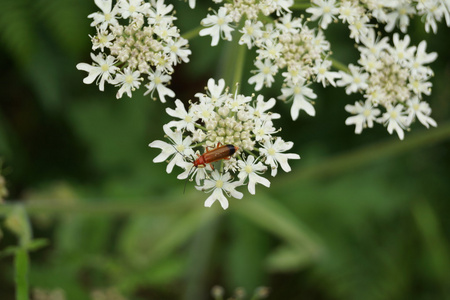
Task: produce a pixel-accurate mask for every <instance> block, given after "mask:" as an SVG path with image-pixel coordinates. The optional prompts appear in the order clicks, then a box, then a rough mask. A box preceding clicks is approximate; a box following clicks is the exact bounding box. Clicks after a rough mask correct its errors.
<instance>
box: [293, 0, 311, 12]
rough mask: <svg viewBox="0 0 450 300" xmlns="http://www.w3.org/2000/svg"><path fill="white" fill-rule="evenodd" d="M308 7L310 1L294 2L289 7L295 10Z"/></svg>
mask: <svg viewBox="0 0 450 300" xmlns="http://www.w3.org/2000/svg"><path fill="white" fill-rule="evenodd" d="M308 7H311V3H310V2H309V1H308V2H306V3H295V4H294V5H292V6H291V7H290V8H291V9H293V10H297V9H299V10H300V9H306V8H308Z"/></svg>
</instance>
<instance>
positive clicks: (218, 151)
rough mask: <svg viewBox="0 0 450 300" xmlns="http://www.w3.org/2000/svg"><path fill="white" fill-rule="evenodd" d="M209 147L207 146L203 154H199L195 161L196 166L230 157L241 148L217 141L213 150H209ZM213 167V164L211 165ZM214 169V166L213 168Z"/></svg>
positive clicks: (201, 166) (202, 166)
mask: <svg viewBox="0 0 450 300" xmlns="http://www.w3.org/2000/svg"><path fill="white" fill-rule="evenodd" d="M208 148H209V147H206V151H205V153H203V154H202V155H198V158H197V159H196V160H194V161H193V164H194V167H195V168H204V167H206V164H210V165H211V163H213V162H216V161H219V160H221V159H226V160H228V159H230V157H231V156H232V155H233V154H234V153H236V152H237V151H238V150H239V148H238V147H237V146H234V145H231V144H227V145H222V144H221V143H220V142H219V143H217V147H216V148H214V149H213V150H209V149H208ZM211 167H212V168H213V166H212V165H211ZM213 169H214V168H213Z"/></svg>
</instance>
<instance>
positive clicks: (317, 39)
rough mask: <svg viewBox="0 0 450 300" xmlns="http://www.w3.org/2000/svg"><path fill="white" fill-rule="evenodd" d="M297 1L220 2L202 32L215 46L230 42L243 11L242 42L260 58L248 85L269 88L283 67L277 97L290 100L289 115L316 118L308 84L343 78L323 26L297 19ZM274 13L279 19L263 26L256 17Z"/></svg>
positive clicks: (204, 20) (324, 84)
mask: <svg viewBox="0 0 450 300" xmlns="http://www.w3.org/2000/svg"><path fill="white" fill-rule="evenodd" d="M292 5H293V1H287V0H286V1H252V0H242V1H232V2H231V3H226V4H224V6H222V7H221V8H220V9H219V10H218V12H217V13H216V15H208V17H207V18H205V19H203V20H202V24H203V25H204V26H208V28H205V29H203V30H201V31H200V35H210V36H211V37H212V42H211V45H212V46H215V45H217V44H218V42H219V39H220V38H221V37H222V38H224V39H226V40H231V38H232V36H231V32H232V31H233V30H234V29H233V27H232V26H231V25H230V24H231V23H232V22H238V21H239V20H240V19H241V18H242V16H243V15H244V14H245V15H246V17H247V19H246V21H245V23H244V26H243V27H242V28H241V29H240V30H239V32H241V33H242V36H241V37H240V39H239V44H241V45H244V44H245V45H247V47H248V48H249V49H251V48H253V47H256V48H257V53H258V56H257V58H256V60H255V62H254V64H255V67H256V70H254V71H253V73H254V74H255V75H253V76H252V77H250V78H249V81H248V82H249V84H254V85H255V90H256V91H259V90H261V89H262V87H263V86H265V87H271V86H272V83H273V82H274V81H275V75H276V74H278V73H279V71H280V70H285V72H282V76H283V77H284V87H283V88H282V89H281V93H282V95H280V96H279V99H281V100H284V101H288V102H291V101H292V107H291V117H292V119H293V120H296V119H297V118H298V116H299V113H300V110H304V111H305V112H306V113H307V114H308V115H310V116H314V115H315V109H314V106H313V105H312V99H315V98H316V97H317V96H316V94H314V92H313V90H312V89H311V88H309V87H308V85H309V84H310V82H312V81H316V82H320V83H322V85H323V86H326V85H328V84H331V85H333V86H336V84H335V79H337V78H340V74H339V73H338V72H332V71H330V68H331V64H332V63H331V61H330V60H327V59H326V57H327V56H328V55H329V52H330V44H329V42H328V41H326V40H325V37H324V36H323V34H322V31H321V30H318V31H315V30H313V29H310V28H308V26H307V25H306V24H304V22H303V21H302V18H296V17H293V16H292V14H291V13H290V12H291V11H290V10H289V7H290V6H292ZM274 12H276V14H277V16H278V18H277V19H276V20H274V21H273V22H271V23H266V24H265V25H264V24H263V23H262V22H261V21H259V20H258V16H259V14H261V13H262V14H264V15H266V16H267V15H269V14H271V13H274Z"/></svg>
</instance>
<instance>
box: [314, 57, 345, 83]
mask: <svg viewBox="0 0 450 300" xmlns="http://www.w3.org/2000/svg"><path fill="white" fill-rule="evenodd" d="M331 64H332V63H331V61H330V60H326V59H325V60H321V59H317V60H316V64H315V66H314V68H313V70H314V72H315V73H316V74H317V77H316V81H317V82H321V83H322V85H323V87H325V86H326V85H327V83H330V84H331V85H332V86H334V87H335V86H336V83H335V82H334V80H335V79H339V78H341V74H340V73H338V72H332V71H329V69H330V67H331Z"/></svg>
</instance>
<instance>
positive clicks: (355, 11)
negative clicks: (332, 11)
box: [338, 1, 361, 24]
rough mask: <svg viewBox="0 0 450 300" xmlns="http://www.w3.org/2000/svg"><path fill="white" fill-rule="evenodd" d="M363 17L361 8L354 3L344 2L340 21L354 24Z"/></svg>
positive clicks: (340, 10)
mask: <svg viewBox="0 0 450 300" xmlns="http://www.w3.org/2000/svg"><path fill="white" fill-rule="evenodd" d="M360 15H361V11H360V7H359V6H358V5H357V4H356V3H355V2H353V1H343V2H342V3H341V5H340V7H339V17H338V18H339V19H341V20H342V21H343V22H344V23H348V24H352V23H353V22H354V21H355V19H356V18H358V17H359V16H360Z"/></svg>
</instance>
